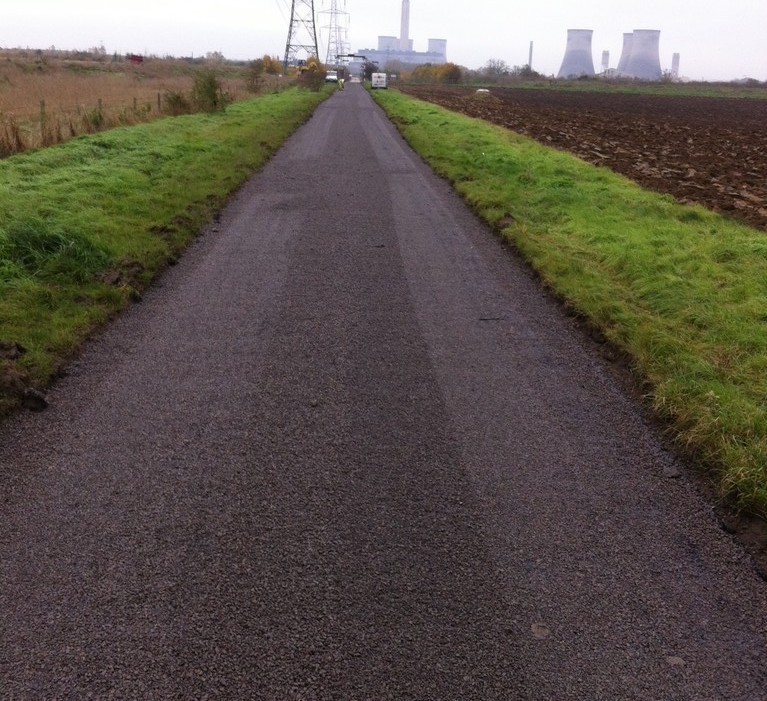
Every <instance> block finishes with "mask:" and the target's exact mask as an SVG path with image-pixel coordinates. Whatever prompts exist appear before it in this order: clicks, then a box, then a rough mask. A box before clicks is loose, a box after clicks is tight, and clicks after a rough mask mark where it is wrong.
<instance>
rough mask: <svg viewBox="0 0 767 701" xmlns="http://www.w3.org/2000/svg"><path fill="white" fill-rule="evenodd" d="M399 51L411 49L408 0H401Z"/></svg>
mask: <svg viewBox="0 0 767 701" xmlns="http://www.w3.org/2000/svg"><path fill="white" fill-rule="evenodd" d="M399 48H400V51H412V50H413V44H412V42H411V41H410V0H402V21H401V23H400V32H399Z"/></svg>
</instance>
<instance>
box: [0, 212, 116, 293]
mask: <svg viewBox="0 0 767 701" xmlns="http://www.w3.org/2000/svg"><path fill="white" fill-rule="evenodd" d="M0 261H2V266H0V277H2V278H4V279H6V280H8V279H9V278H13V277H21V276H29V277H34V278H37V279H40V280H45V281H55V280H66V281H71V282H78V283H82V282H87V281H89V280H91V279H93V276H94V275H95V274H96V273H98V272H100V271H101V270H103V269H104V268H105V267H106V266H107V264H108V262H109V256H108V255H107V253H106V252H105V251H103V250H101V249H100V248H98V247H97V246H96V245H95V244H93V243H92V242H91V241H90V240H89V239H87V238H86V237H85V236H83V235H82V234H79V233H77V232H73V231H66V230H64V229H60V228H57V227H55V226H54V225H52V224H49V223H48V222H46V221H45V220H43V219H40V218H37V217H35V218H30V219H22V220H18V221H13V222H10V224H8V225H7V226H6V229H5V231H0Z"/></svg>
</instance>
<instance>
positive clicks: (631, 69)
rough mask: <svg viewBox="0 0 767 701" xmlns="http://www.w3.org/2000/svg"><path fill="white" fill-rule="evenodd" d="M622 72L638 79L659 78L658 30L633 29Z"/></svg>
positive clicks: (660, 73) (661, 73)
mask: <svg viewBox="0 0 767 701" xmlns="http://www.w3.org/2000/svg"><path fill="white" fill-rule="evenodd" d="M623 74H624V75H627V76H629V77H631V78H638V79H639V80H660V79H661V76H662V75H663V71H662V70H661V68H660V30H657V29H635V30H634V36H633V39H632V40H631V53H630V54H629V57H628V60H627V61H626V66H625V68H624V70H623Z"/></svg>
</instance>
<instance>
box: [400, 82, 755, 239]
mask: <svg viewBox="0 0 767 701" xmlns="http://www.w3.org/2000/svg"><path fill="white" fill-rule="evenodd" d="M401 89H402V91H403V92H405V93H407V94H409V95H412V96H414V97H418V98H420V99H422V100H428V101H429V102H434V103H436V104H439V105H442V106H444V107H447V108H448V109H451V110H454V111H458V112H462V113H464V114H467V115H469V116H472V117H478V118H480V119H484V120H486V121H488V122H492V123H493V124H498V125H500V126H503V127H506V128H508V129H511V130H513V131H515V132H518V133H520V134H524V135H526V136H529V137H531V138H533V139H535V140H536V141H539V142H540V143H543V144H546V145H549V146H553V147H555V148H559V149H563V150H567V151H570V152H571V153H573V154H575V155H577V156H578V157H579V158H582V159H583V160H586V161H589V162H590V163H594V164H596V165H599V166H604V167H607V168H610V169H611V170H613V171H615V172H618V173H621V174H623V175H625V176H626V177H629V178H631V179H632V180H634V181H636V182H637V183H639V184H641V185H642V186H643V187H645V188H647V189H650V190H654V191H656V192H662V193H666V194H670V195H673V196H674V197H675V198H676V199H678V200H680V201H682V202H697V203H699V204H701V205H703V206H705V207H708V208H709V209H713V210H715V211H717V212H723V213H726V214H729V215H731V216H733V217H734V218H737V219H739V220H741V221H744V222H746V223H748V224H750V225H751V226H754V227H757V228H759V229H762V230H767V100H759V99H735V98H715V97H692V96H681V95H680V96H666V95H663V96H660V95H634V94H627V93H597V92H565V91H563V90H535V89H525V88H517V89H513V88H498V89H491V91H490V94H489V95H488V94H478V93H477V92H476V90H475V89H474V88H467V87H453V86H450V87H446V86H445V87H443V86H421V85H408V86H403V87H402V88H401Z"/></svg>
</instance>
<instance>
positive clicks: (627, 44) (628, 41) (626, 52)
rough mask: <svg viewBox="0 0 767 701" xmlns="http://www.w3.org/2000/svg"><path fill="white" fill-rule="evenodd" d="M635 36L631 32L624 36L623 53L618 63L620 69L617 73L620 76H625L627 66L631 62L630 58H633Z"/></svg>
mask: <svg viewBox="0 0 767 701" xmlns="http://www.w3.org/2000/svg"><path fill="white" fill-rule="evenodd" d="M633 39H634V35H633V34H632V33H631V32H627V33H625V34H624V35H623V50H622V51H621V57H620V60H619V61H618V68H617V69H616V71H617V72H618V75H623V74H624V73H625V71H626V64H627V63H628V62H629V56H631V45H632V43H633Z"/></svg>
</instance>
